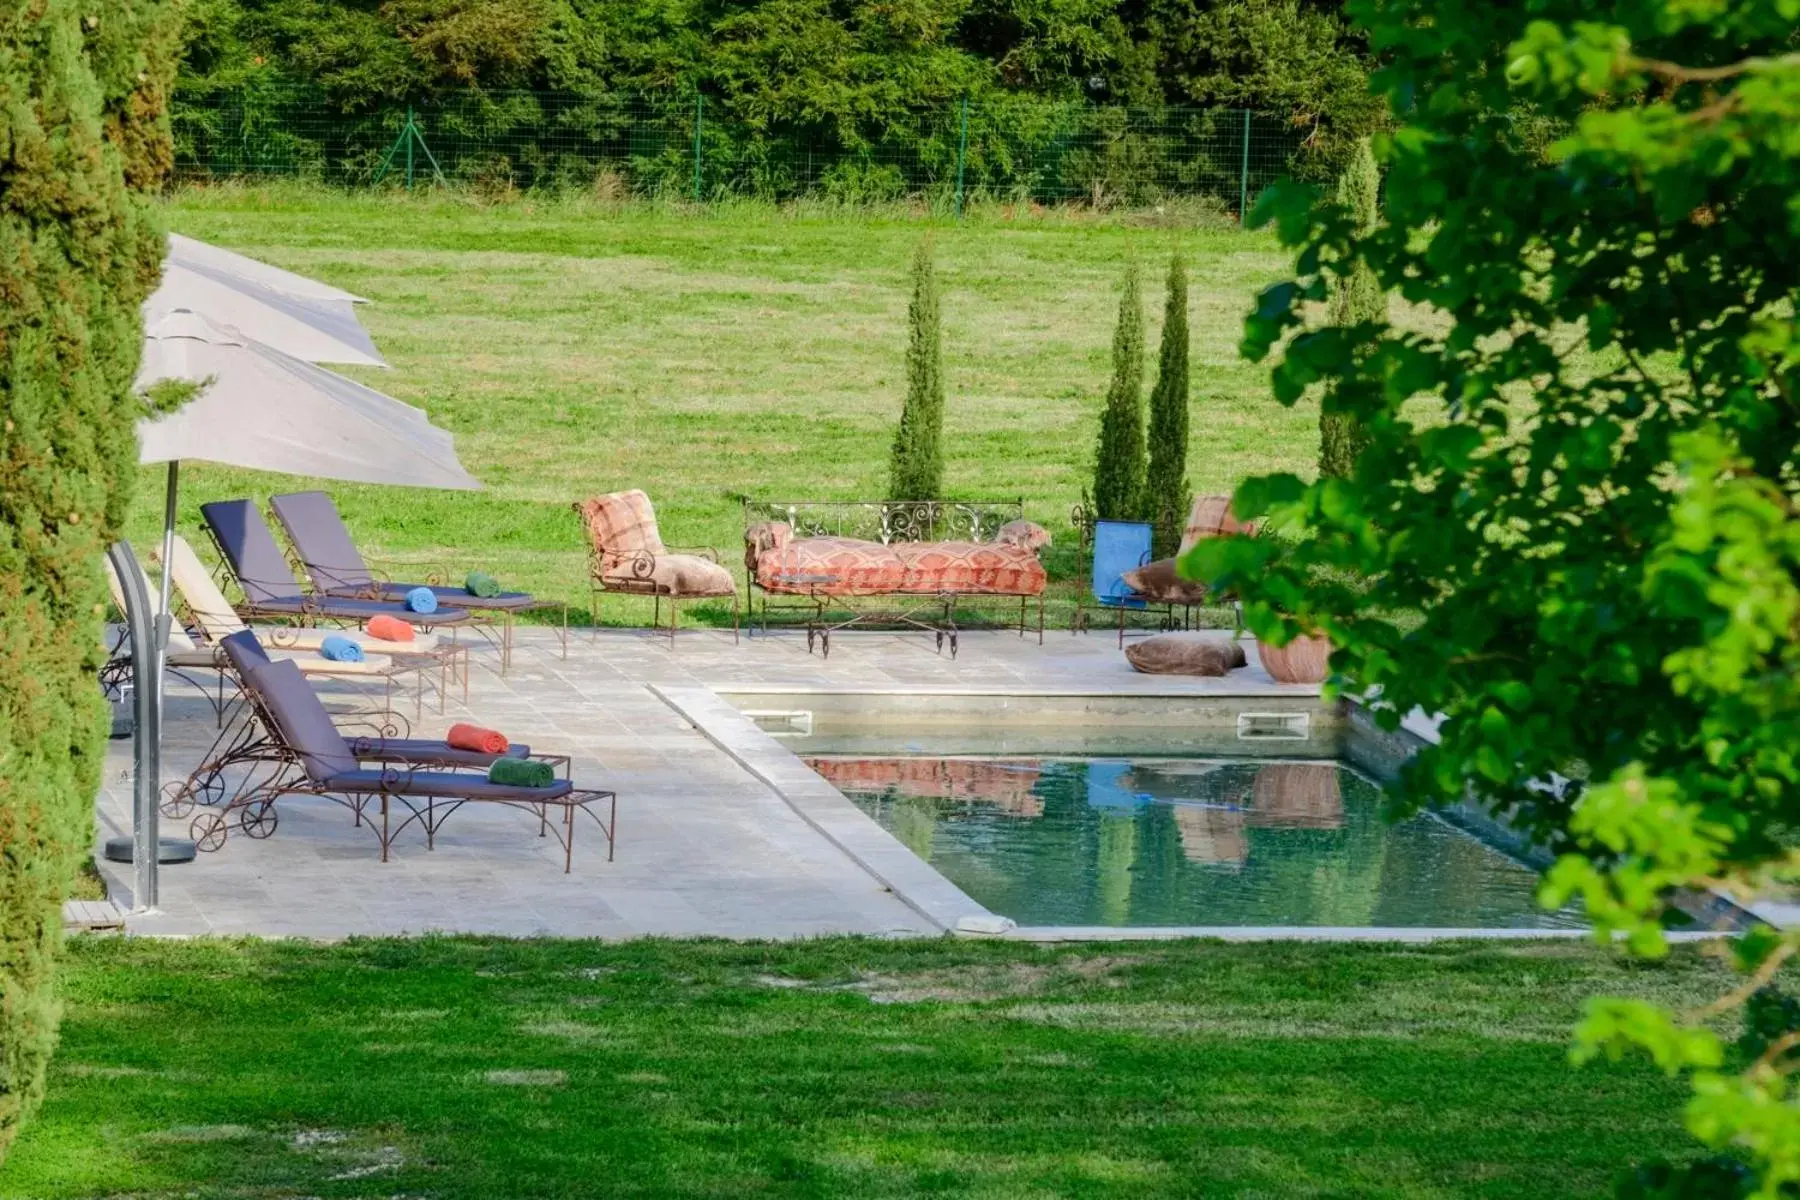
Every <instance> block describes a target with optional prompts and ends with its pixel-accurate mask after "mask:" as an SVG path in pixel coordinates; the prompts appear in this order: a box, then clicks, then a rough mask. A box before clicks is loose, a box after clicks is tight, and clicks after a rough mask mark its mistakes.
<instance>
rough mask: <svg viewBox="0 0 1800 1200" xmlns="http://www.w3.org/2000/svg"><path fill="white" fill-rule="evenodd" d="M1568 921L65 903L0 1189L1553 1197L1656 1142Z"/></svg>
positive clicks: (1697, 979)
mask: <svg viewBox="0 0 1800 1200" xmlns="http://www.w3.org/2000/svg"><path fill="white" fill-rule="evenodd" d="M1721 984H1722V977H1721V974H1720V972H1719V971H1718V970H1717V969H1716V967H1715V966H1714V965H1713V963H1712V962H1711V961H1710V960H1707V959H1705V958H1703V957H1702V956H1701V955H1699V954H1698V953H1695V952H1692V951H1689V950H1682V951H1680V952H1678V953H1676V954H1675V955H1674V956H1673V958H1672V959H1671V961H1670V962H1668V963H1667V964H1664V965H1661V966H1633V965H1627V964H1621V963H1620V962H1619V961H1618V960H1617V959H1616V958H1615V957H1614V956H1612V955H1609V954H1607V953H1604V952H1602V951H1601V950H1598V949H1596V948H1594V947H1592V946H1589V945H1586V944H1577V943H1568V942H1561V943H1542V942H1540V943H1522V944H1485V945H1477V944H1468V943H1464V944H1455V945H1437V946H1428V947H1394V946H1363V947H1355V946H1332V945H1318V944H1314V945H1297V944H1287V945H1263V946H1226V945H1220V944H1216V943H1214V944H1208V943H1158V944H1143V943H1139V944H1118V945H1110V946H1090V947H1085V948H1081V949H1072V948H1066V947H1045V948H1038V947H1031V946H1023V945H1005V944H993V943H971V942H966V941H956V940H938V941H912V942H878V941H863V940H846V939H827V940H820V941H814V942H805V943H797V944H788V945H735V944H728V943H718V942H659V941H644V942H635V943H630V944H624V945H603V944H596V943H588V942H575V941H531V942H511V941H485V940H441V939H426V940H422V941H369V942H353V943H348V944H344V945H338V946H315V945H306V944H300V943H284V942H218V941H197V942H157V941H140V940H124V939H94V938H86V939H78V940H77V941H76V942H75V943H74V944H73V945H72V947H71V951H70V954H69V957H68V975H67V991H68V999H69V1003H68V1012H67V1016H66V1018H65V1023H64V1030H63V1044H62V1050H61V1052H60V1054H59V1055H58V1057H57V1059H56V1061H55V1063H54V1065H53V1067H52V1073H51V1080H50V1095H49V1100H48V1102H47V1104H46V1106H45V1108H44V1109H43V1111H42V1114H41V1115H40V1116H39V1117H38V1119H37V1120H36V1122H35V1123H34V1124H33V1125H32V1126H31V1127H30V1128H29V1129H28V1130H27V1132H26V1134H25V1136H24V1138H23V1139H22V1140H21V1142H20V1143H19V1144H18V1146H17V1148H16V1149H15V1150H14V1152H13V1155H12V1157H11V1159H10V1160H9V1161H8V1162H7V1164H6V1166H5V1167H4V1169H0V1196H4V1197H9V1198H11V1197H33V1198H45V1200H48V1198H55V1197H90V1196H120V1195H125V1194H129V1195H131V1196H134V1197H146V1198H147V1197H176V1196H180V1197H194V1198H199V1200H210V1198H214V1197H249V1196H254V1197H298V1196H316V1197H332V1198H336V1197H376V1196H382V1197H391V1196H407V1197H433V1198H434V1200H454V1198H461V1197H467V1198H469V1200H492V1198H495V1197H550V1196H560V1197H590V1196H650V1197H686V1196H719V1197H741V1196H754V1195H768V1196H797V1197H821V1198H824V1197H863V1196H879V1197H888V1196H923V1195H938V1196H972V1197H1048V1196H1128V1197H1145V1196H1207V1197H1214V1196H1246V1197H1248V1196H1260V1197H1302V1196H1342V1197H1350V1196H1355V1197H1427V1196H1431V1197H1440V1196H1445V1197H1451V1196H1454V1197H1462V1196H1468V1197H1477V1196H1479V1197H1538V1196H1542V1197H1562V1196H1591V1195H1597V1194H1600V1193H1601V1192H1603V1191H1605V1190H1607V1187H1608V1183H1609V1180H1610V1179H1611V1178H1612V1176H1613V1175H1614V1173H1615V1172H1616V1171H1617V1170H1619V1169H1620V1168H1621V1167H1622V1166H1623V1165H1625V1164H1628V1163H1630V1162H1632V1161H1634V1160H1642V1159H1644V1158H1646V1157H1649V1156H1653V1155H1656V1154H1658V1153H1673V1154H1677V1155H1679V1154H1685V1153H1687V1152H1688V1150H1689V1146H1690V1143H1689V1142H1688V1141H1687V1138H1686V1135H1685V1134H1684V1133H1683V1132H1682V1130H1681V1127H1680V1119H1679V1104H1680V1089H1679V1086H1678V1085H1676V1084H1673V1083H1671V1082H1669V1081H1667V1080H1665V1079H1664V1078H1662V1077H1661V1076H1660V1075H1658V1074H1656V1073H1655V1072H1654V1071H1652V1070H1650V1069H1649V1068H1648V1067H1646V1066H1643V1065H1640V1064H1635V1063H1634V1064H1626V1065H1606V1064H1601V1065H1595V1066H1590V1067H1586V1068H1582V1069H1580V1070H1576V1069H1573V1068H1571V1067H1570V1066H1569V1065H1568V1063H1567V1059H1566V1038H1567V1033H1568V1029H1569V1027H1570V1025H1571V1023H1572V1022H1573V1021H1574V1020H1575V1018H1576V1016H1577V1013H1578V1011H1579V1007H1580V1003H1581V1000H1582V998H1583V997H1585V996H1587V995H1589V994H1592V993H1594V992H1596V991H1606V992H1609V993H1613V994H1631V995H1638V996H1644V997H1651V998H1655V999H1656V1000H1658V1001H1659V1002H1661V1003H1665V1004H1674V1005H1676V1006H1681V1005H1684V1004H1691V1003H1695V1002H1697V1001H1699V1000H1701V999H1703V998H1708V997H1710V996H1712V995H1716V994H1717V992H1718V991H1719V989H1720V987H1721Z"/></svg>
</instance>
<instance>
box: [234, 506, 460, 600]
mask: <svg viewBox="0 0 1800 1200" xmlns="http://www.w3.org/2000/svg"><path fill="white" fill-rule="evenodd" d="M200 516H201V518H202V519H203V520H204V521H205V522H206V528H207V530H208V532H210V533H211V534H212V537H213V541H214V542H215V543H217V545H218V547H219V554H220V555H221V556H222V557H223V558H224V560H225V563H226V565H227V566H229V567H230V568H231V572H232V574H233V575H234V576H235V577H236V578H237V582H238V586H239V587H240V588H242V589H243V593H244V603H243V605H242V606H240V607H239V609H238V612H239V614H240V615H245V616H255V617H277V618H288V619H291V620H295V621H298V622H300V623H301V624H303V625H316V624H318V623H320V622H322V621H325V622H351V623H356V622H362V621H366V620H368V619H369V618H370V617H376V616H390V617H399V618H400V619H402V620H404V621H408V622H410V623H412V624H414V625H420V626H424V627H425V628H428V629H435V628H437V627H439V626H456V625H466V624H468V623H469V612H468V610H467V609H463V608H440V609H438V610H437V611H436V612H430V613H418V612H413V611H411V610H410V609H408V608H407V607H406V606H405V605H404V604H394V603H391V602H389V601H385V600H352V599H346V598H343V597H338V596H324V595H320V594H318V593H316V592H315V593H312V594H310V595H309V594H307V593H306V592H305V591H303V590H302V589H301V587H300V583H299V581H298V580H296V579H295V578H294V572H293V570H292V569H291V568H289V566H288V563H287V559H286V558H284V557H282V553H281V547H279V546H277V545H276V544H275V535H274V534H273V533H271V532H270V531H269V526H268V524H267V522H265V521H264V520H263V519H262V514H261V513H259V512H257V511H256V506H255V505H254V504H252V503H250V501H248V500H220V501H215V502H214V503H211V504H202V505H201V506H200Z"/></svg>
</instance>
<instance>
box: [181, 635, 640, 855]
mask: <svg viewBox="0 0 1800 1200" xmlns="http://www.w3.org/2000/svg"><path fill="white" fill-rule="evenodd" d="M244 674H245V686H246V688H247V689H248V690H249V691H250V692H251V693H252V694H253V695H254V696H255V702H256V703H257V704H258V706H259V709H260V711H261V712H263V713H264V714H265V715H266V717H267V719H268V722H269V727H268V730H267V732H268V733H269V735H270V739H271V743H272V745H273V746H275V747H277V748H278V750H279V753H280V754H281V755H282V756H283V760H284V761H283V766H284V767H285V768H286V769H283V770H281V771H279V772H277V773H276V774H275V776H274V777H273V778H270V779H268V780H267V781H264V782H261V783H258V784H257V785H255V786H253V787H250V788H247V789H244V790H242V791H240V792H239V793H238V795H236V796H234V797H233V798H232V799H231V801H230V802H229V803H228V804H227V805H226V806H225V807H224V808H223V809H221V810H218V811H208V812H203V813H201V814H200V815H199V817H197V818H196V819H195V826H194V829H193V831H192V832H193V836H194V840H195V842H196V843H197V844H198V845H199V846H200V848H201V849H203V850H213V849H217V848H218V847H219V846H220V845H222V844H223V843H224V840H225V837H226V832H227V830H228V828H229V820H230V818H231V816H232V815H233V814H234V813H235V814H236V816H237V818H238V822H239V826H240V828H242V829H243V830H244V832H246V833H248V834H250V835H251V836H253V837H267V836H269V835H270V834H271V833H273V832H274V828H275V824H276V821H277V816H276V812H275V804H276V802H277V801H278V800H279V799H281V798H282V797H284V796H293V795H312V796H320V797H324V798H326V799H330V800H333V801H335V802H337V803H340V804H343V805H345V807H347V808H349V809H351V811H352V812H354V813H355V814H356V817H357V822H358V824H359V825H360V824H361V823H362V818H363V817H365V816H367V817H368V818H369V821H368V825H369V828H370V829H372V830H374V831H375V833H376V835H377V837H378V838H379V840H380V843H381V861H383V862H386V861H387V860H388V855H389V852H390V850H391V849H392V847H393V844H394V840H395V838H397V837H398V836H399V835H400V834H401V833H402V832H404V831H405V830H406V828H407V827H408V826H409V825H412V824H415V823H417V824H419V825H421V826H423V827H424V829H425V834H426V846H427V848H432V847H434V846H435V843H436V836H437V831H438V830H439V829H440V828H441V827H442V826H443V823H444V822H445V821H446V820H447V819H448V818H449V817H450V816H451V814H453V813H455V812H456V811H458V810H459V809H460V808H462V806H463V805H465V804H472V803H487V804H502V805H506V806H508V807H512V808H519V809H523V810H524V811H526V812H529V813H531V814H532V815H533V816H536V817H537V818H538V834H539V836H540V837H541V836H543V835H544V834H546V833H550V832H554V833H555V835H556V838H557V841H558V843H559V844H560V845H561V846H562V849H563V871H564V872H565V873H567V872H568V871H569V870H570V868H571V866H572V863H573V855H574V844H575V813H576V810H577V809H579V810H580V811H582V812H584V813H586V814H587V815H588V816H589V817H590V818H592V819H593V821H594V823H595V824H597V825H599V826H600V829H601V831H602V833H603V834H604V835H605V837H606V845H607V850H606V857H607V860H608V861H609V862H610V861H611V860H612V857H613V841H614V836H615V830H616V828H617V823H618V798H617V795H616V794H615V793H613V792H610V791H600V790H593V789H584V788H577V787H575V785H574V784H573V783H572V782H570V781H569V780H568V779H567V778H562V779H558V780H556V781H555V782H554V783H553V784H551V786H549V787H543V788H531V787H513V786H509V785H505V784H497V783H491V782H489V781H488V779H487V777H486V776H485V775H483V774H474V773H468V772H462V771H457V770H451V769H444V770H425V769H421V767H422V766H424V765H425V764H412V763H401V762H390V763H389V764H388V765H386V766H384V767H382V768H380V769H371V768H368V767H365V766H364V765H363V763H362V760H361V759H359V758H358V756H357V753H356V750H355V748H354V747H353V746H352V745H351V743H350V741H349V740H348V739H346V738H345V737H344V735H343V733H342V732H341V731H340V730H339V729H338V728H337V726H336V725H335V724H333V723H332V720H331V716H330V714H329V713H327V712H326V711H325V709H324V706H323V705H321V704H319V702H318V697H317V696H315V695H313V694H312V691H311V689H310V688H308V687H307V686H306V682H305V680H304V679H302V678H301V676H300V673H299V671H298V670H297V669H296V668H295V667H294V665H293V664H292V663H289V662H281V661H269V662H265V663H255V662H251V661H249V660H248V658H246V660H245V663H244ZM594 805H605V807H606V810H607V815H606V817H604V818H602V817H601V816H600V815H599V814H598V813H596V812H595V811H594V809H593V807H592V806H594ZM396 808H398V809H401V810H404V814H405V815H404V816H402V817H401V818H400V820H399V821H398V823H395V821H394V816H395V815H396V814H395V810H396ZM376 809H378V810H379V812H380V823H379V825H378V824H377V823H376V821H375V817H374V811H372V810H376ZM553 810H556V816H555V817H554V818H553V817H552V815H551V814H552V811H553Z"/></svg>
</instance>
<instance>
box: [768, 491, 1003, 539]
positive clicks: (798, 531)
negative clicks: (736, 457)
mask: <svg viewBox="0 0 1800 1200" xmlns="http://www.w3.org/2000/svg"><path fill="white" fill-rule="evenodd" d="M1024 514H1025V502H1024V501H1023V500H750V499H746V500H745V501H744V526H745V528H749V527H750V526H751V525H754V524H756V523H758V522H760V521H785V522H786V523H787V524H788V526H789V527H790V528H792V529H793V531H794V536H795V537H797V538H808V537H842V538H857V539H859V540H861V541H866V542H881V543H882V544H884V545H885V544H888V543H891V542H991V541H994V540H995V539H996V538H997V537H999V535H1000V528H1001V526H1003V525H1005V524H1006V523H1007V522H1008V521H1017V520H1020V519H1021V518H1022V517H1023V516H1024Z"/></svg>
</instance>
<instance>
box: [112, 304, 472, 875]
mask: <svg viewBox="0 0 1800 1200" xmlns="http://www.w3.org/2000/svg"><path fill="white" fill-rule="evenodd" d="M343 303H345V304H348V303H349V302H348V301H345V302H343ZM162 380H185V381H188V382H191V383H197V384H201V385H202V387H201V389H200V392H199V394H198V395H196V396H195V397H194V398H192V399H191V400H189V401H188V402H187V403H186V404H185V405H183V406H182V407H181V408H180V409H179V410H177V411H176V412H174V413H171V414H168V415H165V416H146V417H145V418H144V419H143V420H142V421H140V422H139V424H138V442H139V452H138V461H140V462H144V463H155V462H166V463H168V464H169V478H168V488H167V493H166V496H165V500H164V512H163V562H164V564H165V569H164V571H163V572H162V584H161V588H160V591H161V597H160V603H159V604H158V606H157V610H156V627H155V631H154V634H153V637H152V644H153V646H154V648H155V656H154V659H153V662H154V664H155V666H154V670H155V680H154V684H153V686H152V687H151V688H149V689H146V690H148V691H149V692H150V693H151V696H150V698H149V701H148V703H149V707H148V708H145V707H144V705H145V703H146V701H145V699H144V698H143V697H140V711H141V712H145V713H147V715H148V718H149V719H148V720H147V721H146V722H145V728H144V729H143V730H142V731H141V732H140V736H139V751H140V753H139V759H138V791H137V797H136V799H137V810H138V820H139V822H140V824H141V825H144V824H148V825H150V826H152V827H153V826H154V821H155V804H156V801H155V794H156V786H157V782H158V780H159V778H160V775H161V770H160V758H161V753H160V751H161V747H160V741H161V728H162V679H163V669H162V651H163V648H164V647H165V646H166V645H167V644H168V636H169V628H170V625H171V619H170V612H169V575H170V573H169V571H168V570H167V569H166V564H167V563H169V562H170V561H172V559H173V548H174V540H175V511H176V499H177V493H178V488H179V478H180V475H179V463H180V461H181V460H182V459H202V460H205V461H208V462H217V463H224V464H228V465H231V466H240V467H249V468H253V469H257V470H265V471H284V472H288V473H290V474H297V475H313V476H323V477H325V478H328V479H344V480H350V481H354V482H359V483H385V484H399V485H403V486H410V487H440V488H461V489H473V488H479V487H480V486H481V484H480V483H479V482H478V481H477V480H475V479H474V477H472V476H471V475H470V474H469V473H468V472H467V471H465V470H464V469H463V466H462V464H461V463H460V462H459V461H458V460H457V457H456V448H455V445H454V442H453V439H452V438H451V436H450V434H449V433H448V432H447V431H445V430H442V429H439V428H438V427H436V426H434V425H432V424H431V423H430V421H429V420H428V419H427V418H426V416H425V414H424V413H423V412H421V411H420V410H418V409H416V408H413V407H412V406H411V405H407V404H403V403H401V402H400V401H398V400H395V399H394V398H392V397H391V396H386V395H383V394H382V393H380V392H377V391H375V390H374V389H373V388H369V387H365V386H363V385H362V384H359V383H356V382H355V381H353V380H350V379H346V378H344V377H343V376H341V375H337V374H334V373H333V372H331V371H327V370H324V369H323V368H321V367H317V366H314V365H313V364H311V363H309V362H306V361H304V360H303V359H301V358H299V357H296V356H295V355H293V354H289V353H284V352H283V351H281V350H278V349H276V348H275V347H273V346H270V345H266V344H264V343H262V342H260V341H258V340H256V339H255V338H252V337H249V336H247V335H246V334H245V333H244V332H243V331H242V330H240V329H237V328H234V327H232V326H230V325H227V324H224V323H222V322H220V321H218V320H215V319H211V318H209V317H208V316H206V315H203V314H201V313H198V312H194V311H191V310H188V309H179V308H178V309H172V310H170V311H169V312H168V313H166V314H164V315H163V316H162V317H160V318H159V319H157V320H156V321H154V322H153V323H150V324H149V325H148V326H147V327H146V329H145V333H144V353H143V361H142V364H141V366H140V368H139V370H138V376H137V386H138V387H139V388H144V387H147V386H148V385H149V384H152V383H156V382H158V381H162ZM146 844H148V845H152V846H153V845H156V844H157V840H156V838H155V837H154V835H153V834H146V835H143V836H141V837H139V839H138V845H139V846H140V847H142V846H144V845H146ZM136 858H137V871H138V884H139V886H138V893H139V894H138V896H137V897H136V902H137V904H138V906H139V907H140V908H142V907H150V906H153V905H154V904H155V902H156V858H157V855H156V854H154V853H144V852H142V851H141V850H140V852H139V853H137V854H136Z"/></svg>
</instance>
